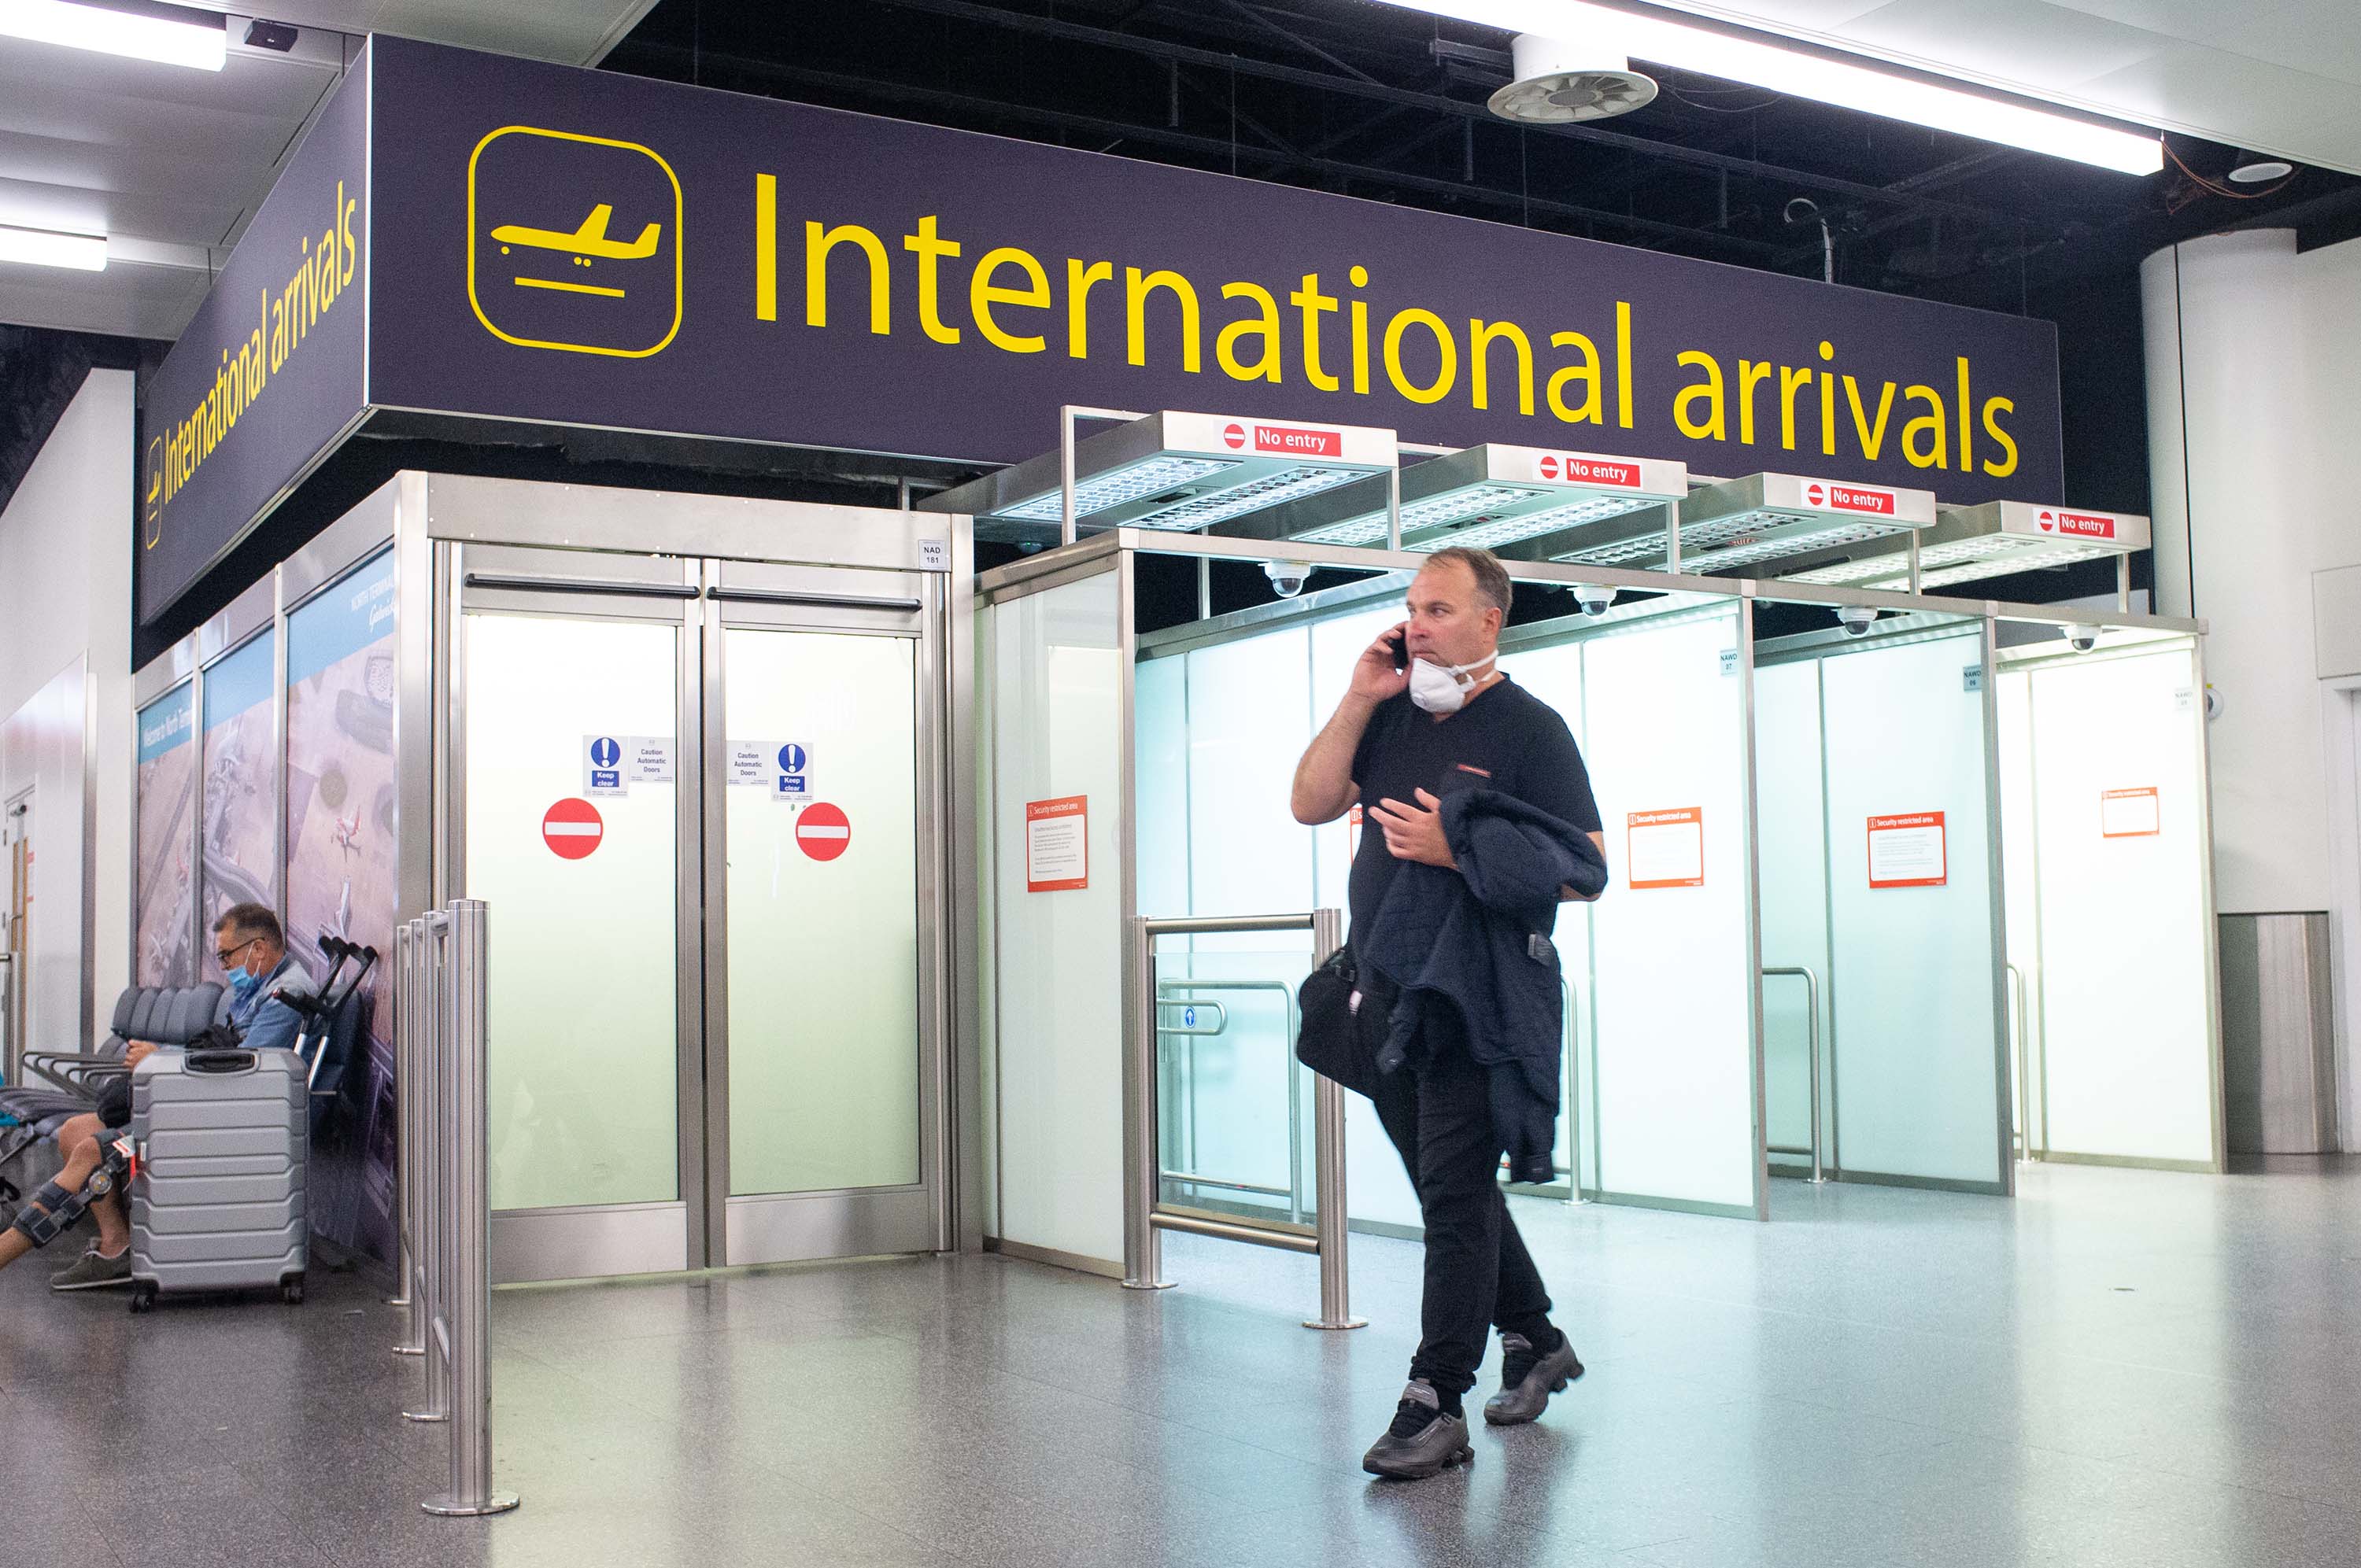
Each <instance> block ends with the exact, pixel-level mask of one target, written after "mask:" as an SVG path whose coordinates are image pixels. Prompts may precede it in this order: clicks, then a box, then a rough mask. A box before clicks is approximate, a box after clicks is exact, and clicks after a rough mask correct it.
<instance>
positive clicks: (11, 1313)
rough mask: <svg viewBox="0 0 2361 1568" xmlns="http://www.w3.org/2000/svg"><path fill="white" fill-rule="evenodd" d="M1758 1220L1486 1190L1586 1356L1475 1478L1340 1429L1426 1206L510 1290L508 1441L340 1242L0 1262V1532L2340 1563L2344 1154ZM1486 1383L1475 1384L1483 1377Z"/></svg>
mask: <svg viewBox="0 0 2361 1568" xmlns="http://www.w3.org/2000/svg"><path fill="white" fill-rule="evenodd" d="M1774 1197H1775V1200H1776V1209H1777V1214H1778V1221H1779V1223H1774V1224H1772V1225H1768V1226H1756V1225H1749V1224H1743V1223H1736V1222H1731V1221H1723V1220H1707V1219H1693V1218H1687V1217H1683V1216H1676V1215H1664V1214H1653V1213H1649V1212H1642V1211H1637V1210H1621V1209H1599V1208H1595V1207H1585V1208H1580V1209H1568V1208H1565V1207H1564V1206H1563V1205H1556V1204H1545V1203H1539V1202H1533V1201H1524V1200H1520V1201H1518V1212H1519V1217H1520V1220H1521V1222H1522V1223H1524V1224H1525V1226H1526V1229H1527V1234H1528V1235H1529V1236H1530V1237H1531V1238H1532V1243H1533V1249H1534V1251H1535V1253H1536V1254H1537V1255H1539V1256H1540V1257H1541V1259H1542V1262H1543V1269H1544V1271H1545V1273H1546V1274H1547V1275H1548V1276H1549V1277H1550V1279H1551V1281H1552V1282H1553V1284H1554V1287H1555V1288H1556V1289H1557V1292H1558V1297H1559V1307H1560V1310H1559V1313H1558V1316H1559V1319H1560V1321H1562V1322H1564V1323H1565V1326H1566V1327H1567V1328H1568V1330H1569V1331H1570V1332H1572V1333H1573V1334H1574V1335H1575V1336H1576V1343H1577V1345H1578V1346H1579V1347H1580V1348H1581V1350H1582V1352H1583V1354H1584V1356H1585V1358H1586V1359H1587V1361H1588V1362H1589V1364H1590V1367H1591V1371H1590V1374H1589V1376H1587V1377H1586V1378H1585V1379H1584V1380H1583V1381H1582V1382H1580V1383H1578V1384H1576V1386H1575V1387H1574V1388H1573V1389H1572V1390H1571V1391H1570V1392H1569V1393H1568V1394H1567V1395H1565V1396H1564V1397H1562V1398H1560V1399H1559V1400H1558V1401H1557V1403H1556V1405H1555V1406H1554V1408H1553V1409H1552V1411H1551V1413H1550V1415H1549V1417H1548V1418H1547V1419H1546V1420H1544V1421H1543V1423H1542V1424H1540V1425H1538V1426H1534V1427H1530V1428H1524V1429H1521V1430H1517V1431H1509V1432H1503V1433H1493V1432H1480V1433H1479V1434H1478V1435H1477V1439H1476V1444H1477V1464H1475V1465H1474V1466H1473V1468H1472V1469H1471V1470H1469V1471H1466V1472H1461V1473H1455V1474H1453V1475H1448V1476H1445V1477H1443V1478H1440V1479H1437V1480H1434V1481H1431V1482H1425V1483H1421V1484H1418V1485H1415V1486H1391V1485H1382V1484H1374V1483H1370V1482H1368V1481H1367V1478H1366V1477H1364V1476H1362V1475H1360V1473H1359V1471H1358V1470H1357V1468H1356V1465H1357V1461H1358V1457H1359V1454H1360V1452H1361V1449H1362V1448H1363V1447H1364V1446H1365V1445H1366V1444H1367V1442H1368V1441H1369V1439H1370V1438H1371V1437H1372V1436H1374V1435H1375V1433H1376V1432H1377V1431H1378V1428H1379V1427H1380V1426H1382V1425H1383V1423H1384V1421H1385V1420H1386V1419H1387V1417H1388V1416H1389V1413H1390V1410H1391V1407H1392V1401H1393V1396H1394V1393H1395V1391H1396V1389H1397V1387H1398V1386H1399V1384H1400V1378H1401V1376H1402V1375H1403V1365H1404V1363H1405V1362H1406V1360H1407V1358H1408V1355H1409V1352H1410V1349H1411V1343H1412V1342H1413V1340H1414V1338H1415V1313H1416V1289H1417V1264H1418V1255H1417V1249H1416V1248H1415V1247H1413V1246H1411V1245H1406V1244H1403V1243H1399V1242H1389V1241H1385V1240H1380V1239H1376V1238H1360V1237H1356V1239H1355V1243H1354V1260H1353V1261H1354V1268H1355V1291H1356V1307H1358V1308H1359V1309H1360V1310H1363V1311H1365V1312H1366V1313H1367V1315H1368V1316H1369V1317H1370V1318H1371V1319H1372V1320H1374V1326H1373V1327H1371V1328H1368V1329H1366V1330H1363V1331H1361V1332H1356V1333H1351V1334H1319V1333H1313V1332H1307V1331H1305V1330H1303V1329H1301V1328H1299V1327H1298V1326H1296V1325H1297V1322H1298V1321H1299V1320H1300V1319H1301V1317H1302V1316H1303V1315H1304V1312H1305V1310H1306V1309H1307V1308H1308V1307H1309V1306H1310V1304H1311V1302H1312V1299H1313V1296H1314V1283H1313V1275H1312V1265H1311V1263H1310V1262H1309V1260H1306V1259H1300V1258H1296V1257H1292V1256H1290V1255H1282V1254H1276V1253H1267V1252H1262V1251H1258V1250H1252V1249H1246V1248H1241V1247H1235V1246H1228V1245H1223V1244H1220V1243H1213V1242H1201V1241H1196V1240H1194V1239H1192V1238H1186V1237H1180V1236H1173V1237H1170V1238H1168V1254H1167V1255H1168V1267H1169V1270H1170V1273H1171V1274H1172V1275H1173V1276H1174V1277H1177V1278H1179V1279H1180V1280H1181V1281H1182V1285H1181V1288H1179V1289H1176V1290H1171V1291H1166V1292H1162V1293H1160V1294H1156V1295H1136V1294H1131V1293H1127V1292H1124V1291H1120V1290H1117V1289H1116V1288H1114V1287H1113V1286H1111V1285H1109V1284H1108V1283H1106V1282H1104V1281H1102V1280H1097V1279H1091V1278H1085V1277H1081V1276H1078V1275H1071V1274H1065V1273H1061V1272H1059V1271H1057V1270H1054V1269H1049V1268H1042V1267H1038V1266H1032V1265H1028V1264H1023V1263H1017V1262H1014V1261H1011V1260H1006V1259H1003V1258H999V1257H991V1256H985V1257H962V1258H953V1259H942V1260H937V1259H915V1260H898V1261H889V1262H879V1263H866V1264H856V1265H844V1266H818V1267H806V1268H793V1269H778V1270H771V1271H763V1272H756V1273H747V1274H733V1275H719V1276H712V1277H704V1278H698V1279H691V1280H670V1281H655V1282H639V1283H631V1284H625V1285H616V1286H576V1287H558V1288H538V1289H530V1290H509V1291H502V1292H500V1293H499V1294H498V1295H497V1296H496V1298H495V1300H494V1308H493V1338H494V1352H495V1361H496V1367H495V1406H496V1410H497V1420H498V1428H497V1432H496V1440H497V1443H498V1452H499V1473H500V1484H501V1485H503V1486H509V1487H512V1488H514V1489H516V1490H518V1491H520V1492H522V1494H523V1495H524V1497H525V1506H524V1508H523V1509H522V1511H521V1512H519V1513H516V1514H513V1515H511V1516H509V1517H507V1518H505V1519H496V1520H491V1521H483V1522H476V1521H452V1520H438V1519H428V1518H426V1517H424V1516H423V1515H422V1514H421V1513H419V1511H418V1509H417V1506H416V1505H417V1500H418V1499H419V1498H420V1497H423V1496H424V1495H426V1494H427V1493H428V1492H430V1491H433V1490H434V1489H436V1487H437V1485H438V1483H439V1481H440V1469H439V1466H440V1462H441V1448H440V1443H441V1436H440V1433H439V1431H434V1430H432V1429H425V1428H416V1427H411V1426H408V1425H406V1424H405V1423H403V1422H402V1421H401V1420H400V1419H399V1417H398V1416H397V1414H396V1411H397V1410H398V1409H399V1408H400V1406H401V1403H402V1401H403V1399H404V1398H406V1397H407V1396H409V1395H410V1394H411V1393H412V1389H413V1379H414V1376H415V1373H414V1364H407V1363H401V1362H397V1361H396V1360H395V1358H394V1357H392V1356H391V1355H390V1354H386V1346H387V1345H388V1343H390V1329H391V1327H392V1317H391V1314H390V1312H389V1310H387V1309H385V1308H384V1307H383V1306H382V1305H381V1304H380V1303H379V1301H378V1300H377V1299H376V1297H375V1295H374V1294H373V1293H371V1292H369V1291H368V1290H367V1289H365V1288H363V1287H362V1286H361V1285H360V1284H359V1283H358V1282H357V1281H353V1280H341V1281H338V1280H326V1281H320V1282H318V1283H317V1285H316V1288H315V1289H314V1291H313V1299H312V1300H311V1301H310V1302H309V1303H308V1304H307V1305H305V1306H303V1307H302V1308H300V1309H290V1308H285V1307H281V1306H278V1305H275V1304H269V1303H265V1302H260V1301H256V1302H249V1303H245V1304H236V1305H219V1304H215V1305H204V1304H196V1305H182V1306H170V1305H168V1306H167V1307H166V1308H165V1309H164V1310H159V1312H158V1313H157V1314H156V1315H155V1316H153V1317H150V1318H145V1319H134V1318H131V1317H130V1316H128V1315H127V1314H126V1313H125V1311H124V1310H123V1303H122V1300H121V1299H120V1297H117V1296H109V1297H105V1298H102V1299H93V1298H91V1297H82V1298H79V1299H67V1298H52V1297H50V1296H49V1293H48V1292H47V1291H46V1289H44V1288H42V1281H41V1278H40V1274H41V1272H42V1270H41V1267H40V1266H41V1265H43V1264H46V1263H49V1261H51V1260H49V1259H38V1260H35V1262H34V1263H33V1264H32V1265H28V1266H23V1267H20V1268H17V1269H15V1270H11V1271H9V1272H8V1273H7V1274H6V1275H0V1477H5V1478H6V1483H7V1484H6V1491H7V1493H8V1495H9V1497H10V1499H11V1500H10V1502H9V1503H8V1504H7V1505H6V1507H5V1515H6V1522H5V1528H0V1563H6V1564H11V1565H13V1564H16V1563H42V1562H52V1563H66V1564H82V1563H89V1564H107V1565H115V1564H121V1565H123V1568H130V1565H132V1564H134V1563H139V1564H151V1563H162V1564H171V1565H173V1568H204V1565H208V1564H214V1563H235V1564H239V1565H241V1568H243V1565H245V1564H260V1563H269V1564H306V1565H309V1564H340V1565H351V1568H407V1565H412V1564H417V1565H434V1568H442V1565H446V1564H447V1565H458V1564H466V1565H469V1568H486V1565H489V1568H533V1565H540V1564H550V1565H553V1568H609V1565H613V1568H639V1565H642V1564H646V1565H649V1568H664V1565H670V1564H676V1563H677V1564H687V1563H700V1564H702V1563H745V1562H754V1563H774V1562H775V1563H809V1564H862V1565H886V1564H894V1565H902V1564H910V1565H918V1568H970V1565H982V1564H998V1563H1008V1564H1016V1563H1060V1564H1062V1563H1072V1564H1091V1565H1093V1568H1097V1565H1106V1568H1123V1565H1126V1564H1145V1563H1159V1564H1160V1563H1171V1564H1184V1563H1185V1564H1199V1563H1202V1564H1224V1565H1227V1564H1235V1565H1240V1568H1244V1565H1254V1564H1264V1563H1287V1564H1298V1563H1322V1564H1324V1563H1335V1564H1340V1565H1343V1564H1353V1565H1359V1564H1370V1563H1388V1564H1389V1563H1405V1564H1408V1563H1470V1564H1484V1565H1487V1568H1490V1565H1494V1564H1523V1563H1532V1564H1542V1565H1550V1568H1591V1565H1594V1564H1598V1563H1623V1564H1627V1565H1629V1568H1722V1565H1730V1568H1738V1565H1754V1564H1763V1565H1784V1564H1791V1563H1792V1564H1796V1565H1798V1568H1851V1565H1855V1564H1859V1565H1862V1568H1888V1565H1896V1568H1898V1565H1916V1564H1960V1565H1968V1564H1975V1565H1986V1564H1991V1565H1999V1564H2038V1565H2043V1568H2083V1565H2092V1568H2108V1565H2113V1564H2118V1563H2120V1564H2125V1565H2132V1564H2136V1565H2139V1568H2182V1565H2199V1564H2224V1565H2229V1564H2236V1565H2238V1568H2269V1565H2276V1564H2323V1565H2325V1564H2354V1565H2361V1419H2356V1411H2361V1166H2356V1165H2352V1164H2338V1165H2328V1166H2322V1165H2317V1164H2312V1163H2309V1162H2304V1163H2298V1164H2292V1165H2290V1166H2288V1167H2287V1168H2280V1169H2275V1170H2273V1171H2271V1172H2269V1173H2268V1174H2247V1175H2240V1176H2235V1177H2232V1178H2228V1179H2213V1178H2204V1177H2192V1176H2173V1175H2158V1174H2152V1173H2144V1172H2130V1171H2112V1170H2093V1169H2083V1168H2066V1167H2055V1168H2035V1169H2033V1170H2031V1171H2029V1172H2028V1173H2027V1175H2026V1192H2025V1195H2024V1196H2023V1197H2022V1198H2021V1199H2020V1200H2018V1201H2016V1202H2015V1203H2014V1204H2010V1203H2006V1202H2003V1201H1997V1200H1990V1199H1977V1198H1967V1197H1959V1196H1953V1195H1948V1194H1939V1193H1928V1192H1908V1191H1895V1190H1882V1189H1874V1188H1863V1187H1846V1188H1829V1189H1823V1190H1811V1189H1808V1188H1805V1187H1803V1186H1801V1185H1797V1184H1791V1183H1784V1182H1782V1183H1779V1184H1777V1186H1776V1187H1775V1188H1774ZM1488 1381H1489V1379H1488Z"/></svg>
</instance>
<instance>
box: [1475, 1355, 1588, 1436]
mask: <svg viewBox="0 0 2361 1568" xmlns="http://www.w3.org/2000/svg"><path fill="white" fill-rule="evenodd" d="M1579 1376H1582V1363H1581V1362H1580V1361H1578V1360H1576V1358H1575V1354H1574V1342H1573V1341H1572V1340H1570V1339H1568V1338H1566V1337H1565V1335H1564V1334H1560V1335H1558V1336H1557V1348H1556V1349H1555V1350H1554V1351H1551V1352H1550V1353H1549V1354H1547V1355H1537V1354H1534V1352H1533V1345H1532V1341H1531V1340H1529V1339H1527V1338H1525V1336H1524V1335H1522V1334H1502V1335H1501V1336H1500V1391H1499V1393H1497V1394H1495V1395H1493V1396H1492V1397H1491V1398H1488V1399H1487V1400H1485V1401H1484V1419H1485V1420H1487V1421H1489V1422H1490V1423H1491V1424H1492V1425H1494V1426H1496V1427H1512V1426H1516V1425H1519V1424H1520V1423H1521V1422H1524V1421H1530V1420H1539V1419H1540V1417H1541V1413H1542V1412H1543V1410H1545V1409H1549V1400H1550V1396H1551V1395H1552V1394H1555V1393H1557V1392H1559V1391H1560V1390H1562V1389H1564V1388H1565V1386H1566V1385H1567V1384H1569V1383H1571V1382H1573V1381H1574V1380H1575V1379H1576V1378H1577V1377H1579Z"/></svg>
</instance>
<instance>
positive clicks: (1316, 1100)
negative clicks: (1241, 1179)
mask: <svg viewBox="0 0 2361 1568" xmlns="http://www.w3.org/2000/svg"><path fill="white" fill-rule="evenodd" d="M1344 945H1345V912H1344V911H1343V910H1341V909H1315V910H1313V911H1312V965H1313V967H1314V968H1317V967H1318V966H1319V965H1321V964H1324V963H1326V962H1327V961H1328V959H1329V958H1330V957H1331V956H1332V955H1334V953H1335V951H1336V949H1337V948H1341V947H1343V946H1344ZM1292 1043H1293V1042H1291V1041H1290V1045H1291V1044H1292ZM1288 1066H1289V1069H1290V1070H1294V1069H1295V1064H1294V1063H1292V1062H1290V1063H1289V1064H1288ZM1312 1203H1313V1205H1314V1206H1315V1208H1316V1209H1317V1211H1318V1212H1316V1213H1315V1214H1313V1216H1312V1230H1313V1234H1315V1235H1316V1236H1317V1238H1318V1240H1319V1243H1320V1316H1319V1317H1317V1318H1314V1319H1312V1320H1310V1321H1306V1322H1305V1323H1304V1325H1303V1326H1304V1327H1305V1328H1307V1329H1357V1328H1363V1327H1366V1326H1367V1323H1368V1320H1367V1318H1356V1317H1355V1316H1353V1292H1352V1268H1351V1262H1350V1258H1349V1255H1348V1254H1347V1250H1346V1238H1347V1236H1348V1235H1349V1234H1350V1222H1351V1216H1350V1215H1349V1214H1348V1213H1346V1212H1345V1090H1344V1087H1343V1086H1342V1085H1341V1084H1339V1083H1337V1082H1336V1081H1335V1080H1334V1079H1329V1078H1319V1079H1315V1080H1313V1082H1312Z"/></svg>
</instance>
